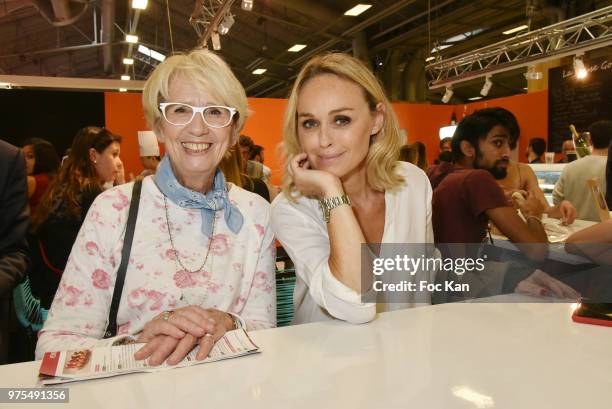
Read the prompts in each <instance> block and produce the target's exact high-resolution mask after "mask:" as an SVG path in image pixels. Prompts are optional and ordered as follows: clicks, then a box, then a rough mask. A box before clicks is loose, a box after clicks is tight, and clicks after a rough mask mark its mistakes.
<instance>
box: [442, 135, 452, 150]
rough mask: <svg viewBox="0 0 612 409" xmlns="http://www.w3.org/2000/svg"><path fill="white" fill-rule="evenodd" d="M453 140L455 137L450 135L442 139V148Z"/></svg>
mask: <svg viewBox="0 0 612 409" xmlns="http://www.w3.org/2000/svg"><path fill="white" fill-rule="evenodd" d="M452 140H453V138H451V137H450V136H447V137H446V138H442V139H440V150H442V147H443V146H444V144H445V143H447V142H452Z"/></svg>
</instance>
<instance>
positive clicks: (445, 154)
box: [428, 136, 453, 169]
mask: <svg viewBox="0 0 612 409" xmlns="http://www.w3.org/2000/svg"><path fill="white" fill-rule="evenodd" d="M452 140H453V139H452V138H451V137H449V136H447V137H446V138H442V139H441V140H440V152H439V153H438V157H437V158H436V160H434V165H439V164H440V163H441V162H452V161H453V149H452V147H451V142H452ZM429 168H431V166H430V167H429ZM429 168H428V169H429Z"/></svg>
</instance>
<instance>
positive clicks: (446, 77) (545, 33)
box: [425, 6, 612, 90]
mask: <svg viewBox="0 0 612 409" xmlns="http://www.w3.org/2000/svg"><path fill="white" fill-rule="evenodd" d="M611 44H612V6H608V7H604V8H602V9H600V10H597V11H594V12H592V13H588V14H584V15H582V16H578V17H575V18H573V19H570V20H566V21H563V22H560V23H557V24H553V25H550V26H547V27H543V28H541V29H539V30H535V31H530V32H527V33H524V34H521V35H518V36H516V37H514V38H511V39H508V40H505V41H501V42H498V43H495V44H492V45H490V46H486V47H482V48H480V49H477V50H475V51H470V52H467V53H464V54H461V55H458V56H455V57H452V58H448V59H441V60H439V61H434V62H433V63H432V64H429V65H427V66H426V67H425V70H426V75H427V79H428V86H429V89H430V90H433V89H438V88H442V87H448V86H451V85H453V84H455V83H460V82H464V81H467V80H469V79H473V78H477V77H482V76H486V75H491V74H494V73H499V72H504V71H509V70H513V69H516V68H520V67H527V66H530V65H533V64H534V63H536V62H543V61H546V60H550V59H554V58H561V57H565V56H568V55H572V54H581V53H584V52H585V51H589V50H593V49H596V48H601V47H605V46H608V45H611Z"/></svg>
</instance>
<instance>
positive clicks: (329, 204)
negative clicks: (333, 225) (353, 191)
mask: <svg viewBox="0 0 612 409" xmlns="http://www.w3.org/2000/svg"><path fill="white" fill-rule="evenodd" d="M342 205H349V206H350V205H351V199H349V197H348V196H347V195H342V196H334V197H326V198H324V199H321V200H319V206H321V211H322V212H323V220H325V223H329V215H330V213H331V210H332V209H335V208H336V207H338V206H342Z"/></svg>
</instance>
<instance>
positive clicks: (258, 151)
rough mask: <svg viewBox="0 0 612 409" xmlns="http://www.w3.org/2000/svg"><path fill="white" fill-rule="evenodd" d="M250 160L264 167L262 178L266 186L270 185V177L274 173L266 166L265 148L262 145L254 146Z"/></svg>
mask: <svg viewBox="0 0 612 409" xmlns="http://www.w3.org/2000/svg"><path fill="white" fill-rule="evenodd" d="M249 160H252V161H255V162H259V163H261V166H262V171H263V177H262V178H261V179H262V180H263V181H264V182H265V183H266V184H268V183H270V176H271V174H272V171H271V170H270V168H269V167H267V166H266V165H264V148H263V146H261V145H253V147H252V148H251V152H250V156H249Z"/></svg>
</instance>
